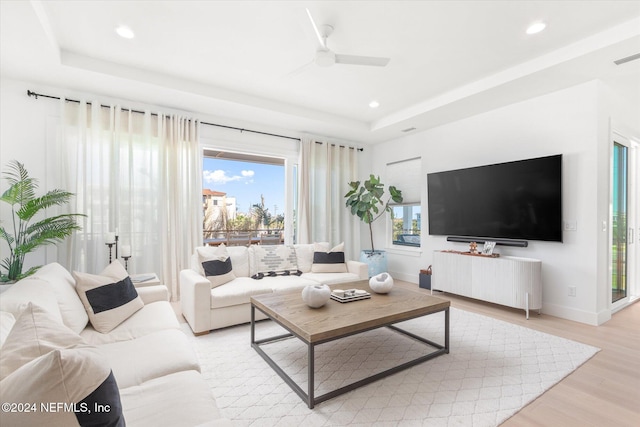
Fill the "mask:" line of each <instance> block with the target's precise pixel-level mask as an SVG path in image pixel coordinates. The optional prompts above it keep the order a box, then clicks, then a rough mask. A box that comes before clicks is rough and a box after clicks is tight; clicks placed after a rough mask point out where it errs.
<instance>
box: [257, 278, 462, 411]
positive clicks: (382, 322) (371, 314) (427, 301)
mask: <svg viewBox="0 0 640 427" xmlns="http://www.w3.org/2000/svg"><path fill="white" fill-rule="evenodd" d="M331 288H335V289H351V288H355V289H364V290H366V291H368V292H369V293H371V299H366V300H361V301H353V302H349V303H340V302H338V301H333V300H329V302H327V304H326V305H324V306H323V307H320V308H310V307H308V306H307V305H306V304H305V303H304V302H303V301H302V297H301V291H292V292H282V293H272V294H263V295H257V296H254V297H251V347H253V348H254V349H255V350H256V351H257V352H258V354H259V355H260V356H262V358H263V359H264V360H265V361H266V362H267V363H268V364H269V366H271V367H272V368H273V369H274V370H275V371H276V373H278V375H280V377H282V379H283V380H284V381H285V382H286V383H287V384H288V385H289V386H290V387H291V388H292V389H293V391H295V392H296V393H297V394H298V396H300V398H301V399H302V400H303V401H305V402H306V403H307V405H308V406H309V408H313V407H314V406H315V405H316V404H318V403H320V402H324V401H325V400H327V399H331V398H333V397H335V396H338V395H341V394H343V393H346V392H348V391H351V390H353V389H355V388H358V387H361V386H363V385H365V384H369V383H371V382H373V381H377V380H379V379H381V378H384V377H386V376H389V375H391V374H394V373H396V372H399V371H402V370H404V369H407V368H410V367H412V366H414V365H417V364H418V363H422V362H424V361H426V360H429V359H433V358H434V357H437V356H440V355H441V354H445V353H449V305H450V303H449V301H447V300H444V299H441V298H438V297H434V296H431V295H425V294H422V293H419V292H415V291H411V290H409V289H403V288H398V287H395V288H393V289H392V290H391V292H389V293H388V294H382V295H380V294H375V293H374V292H373V291H372V290H371V289H370V288H369V282H368V281H366V280H363V281H359V282H351V283H341V284H339V285H334V286H331ZM256 309H258V310H260V311H261V312H263V313H264V314H265V315H267V316H268V317H269V318H270V319H272V320H273V321H274V322H276V323H278V324H279V325H280V326H282V327H283V328H285V329H286V330H287V331H289V332H290V333H288V334H283V335H278V336H275V337H269V338H265V339H260V340H256V337H255V310H256ZM441 311H444V314H445V317H444V331H443V332H444V345H442V344H438V343H435V342H433V341H430V340H428V339H425V338H423V337H419V336H417V335H415V334H412V333H410V332H407V331H404V330H402V329H400V328H398V327H397V326H394V323H398V322H403V321H405V320H409V319H414V318H416V317H421V316H426V315H429V314H433V313H439V312H441ZM381 327H387V328H390V329H392V330H393V331H396V332H399V333H401V334H404V335H407V336H409V337H411V338H413V339H415V340H417V341H420V342H422V343H424V344H426V345H428V346H430V347H433V348H435V350H434V351H433V352H431V353H428V354H426V355H423V356H421V357H418V358H416V359H413V360H410V361H408V362H405V363H402V364H400V365H398V366H396V367H393V368H390V369H387V370H385V371H382V372H380V373H377V374H375V375H372V376H370V377H367V378H363V379H361V380H359V381H356V382H354V383H351V384H348V385H346V386H344V387H341V388H338V389H336V390H333V391H330V392H328V393H326V394H323V395H321V396H317V397H316V396H314V350H315V346H317V345H319V344H322V343H326V342H329V341H333V340H337V339H340V338H344V337H348V336H350V335H354V334H359V333H361V332H365V331H369V330H372V329H377V328H381ZM289 337H297V338H298V339H300V340H301V341H302V342H304V343H305V344H306V345H307V348H308V376H309V380H308V391H307V392H305V391H304V390H303V389H302V388H301V387H300V386H299V385H298V384H296V383H295V382H294V381H293V379H292V378H291V377H289V375H287V374H286V373H285V372H284V371H283V370H282V368H280V366H278V364H277V363H276V362H275V361H274V360H273V359H271V358H270V357H269V356H268V355H267V354H266V353H265V352H264V350H263V349H262V348H260V346H261V345H263V344H267V343H270V342H273V341H277V340H281V339H284V338H289Z"/></svg>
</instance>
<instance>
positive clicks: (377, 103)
mask: <svg viewBox="0 0 640 427" xmlns="http://www.w3.org/2000/svg"><path fill="white" fill-rule="evenodd" d="M379 106H380V103H379V102H378V101H371V102H370V103H369V107H371V108H378V107H379Z"/></svg>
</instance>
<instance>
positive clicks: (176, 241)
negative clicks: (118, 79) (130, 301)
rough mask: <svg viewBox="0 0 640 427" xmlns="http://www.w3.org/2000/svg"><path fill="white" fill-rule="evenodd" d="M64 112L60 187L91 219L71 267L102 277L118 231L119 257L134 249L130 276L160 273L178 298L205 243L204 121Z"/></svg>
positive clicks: (80, 107) (72, 248)
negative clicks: (182, 279) (183, 277)
mask: <svg viewBox="0 0 640 427" xmlns="http://www.w3.org/2000/svg"><path fill="white" fill-rule="evenodd" d="M61 108H62V111H63V113H62V124H63V125H62V126H61V127H60V132H59V135H58V145H59V146H58V148H59V149H58V153H59V156H60V158H59V159H58V161H59V164H60V168H59V172H60V182H61V184H60V185H61V186H62V188H66V189H69V191H72V192H74V193H76V197H75V199H74V203H75V206H71V207H70V209H71V210H72V211H74V212H78V213H83V214H85V215H86V218H84V220H83V224H82V230H81V231H80V232H79V233H77V234H75V236H74V237H73V239H69V244H68V245H67V247H66V250H65V251H64V252H63V253H62V256H63V257H64V258H65V259H64V262H65V265H67V266H69V267H70V268H71V269H75V270H78V271H85V272H91V273H98V272H100V271H101V270H102V269H103V268H104V267H105V266H106V265H107V263H108V261H109V249H108V247H107V245H106V244H105V239H104V237H105V233H107V232H116V234H117V235H118V236H119V247H120V253H119V255H121V253H122V246H124V245H126V246H130V247H131V251H132V257H131V259H130V260H129V263H128V264H129V273H130V274H136V273H138V274H139V273H150V272H154V273H157V274H158V276H159V278H160V280H161V281H162V283H164V284H166V285H167V287H168V289H169V290H170V292H171V296H172V299H173V300H176V299H178V298H179V288H178V275H179V272H180V270H181V269H182V268H185V267H187V266H188V265H189V257H190V255H191V252H192V250H193V248H194V247H195V246H197V245H199V244H201V241H202V219H201V215H202V213H201V209H198V207H199V206H201V203H202V201H201V194H200V193H201V191H200V180H201V175H202V174H201V166H200V157H199V151H198V128H199V124H198V122H197V121H194V120H190V119H186V118H183V117H175V116H164V115H162V114H158V115H152V114H151V113H150V112H148V111H146V112H144V113H135V112H131V111H128V110H122V109H121V108H120V107H118V106H111V107H108V108H104V107H101V106H100V103H99V102H92V103H91V104H90V105H89V104H88V103H86V102H84V101H81V102H80V103H71V102H64V101H62V107H61ZM112 254H113V257H114V258H115V248H114V250H113V251H112Z"/></svg>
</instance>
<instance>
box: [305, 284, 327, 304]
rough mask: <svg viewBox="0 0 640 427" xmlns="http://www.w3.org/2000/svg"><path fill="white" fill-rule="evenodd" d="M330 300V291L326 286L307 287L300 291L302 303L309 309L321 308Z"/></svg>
mask: <svg viewBox="0 0 640 427" xmlns="http://www.w3.org/2000/svg"><path fill="white" fill-rule="evenodd" d="M330 298H331V289H330V288H329V287H328V286H327V285H308V286H305V288H304V289H303V290H302V301H304V302H305V304H307V305H308V306H309V307H311V308H319V307H322V306H323V305H325V304H326V303H327V301H329V299H330Z"/></svg>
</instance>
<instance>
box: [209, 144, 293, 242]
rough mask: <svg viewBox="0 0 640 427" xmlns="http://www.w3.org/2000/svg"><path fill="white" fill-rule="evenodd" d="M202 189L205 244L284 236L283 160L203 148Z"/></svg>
mask: <svg viewBox="0 0 640 427" xmlns="http://www.w3.org/2000/svg"><path fill="white" fill-rule="evenodd" d="M202 186H203V188H202V197H203V201H204V203H203V232H204V235H203V239H204V243H205V244H212V245H215V244H220V243H227V244H229V243H230V242H231V241H232V240H233V237H234V236H235V235H236V234H239V233H243V234H247V233H248V234H249V235H250V237H251V242H252V243H257V242H259V241H260V238H261V236H264V235H279V236H283V235H284V220H285V216H284V197H285V167H284V159H279V158H271V157H264V156H258V155H250V154H240V153H227V152H221V151H215V150H209V149H206V150H205V151H204V156H203V163H202Z"/></svg>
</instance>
